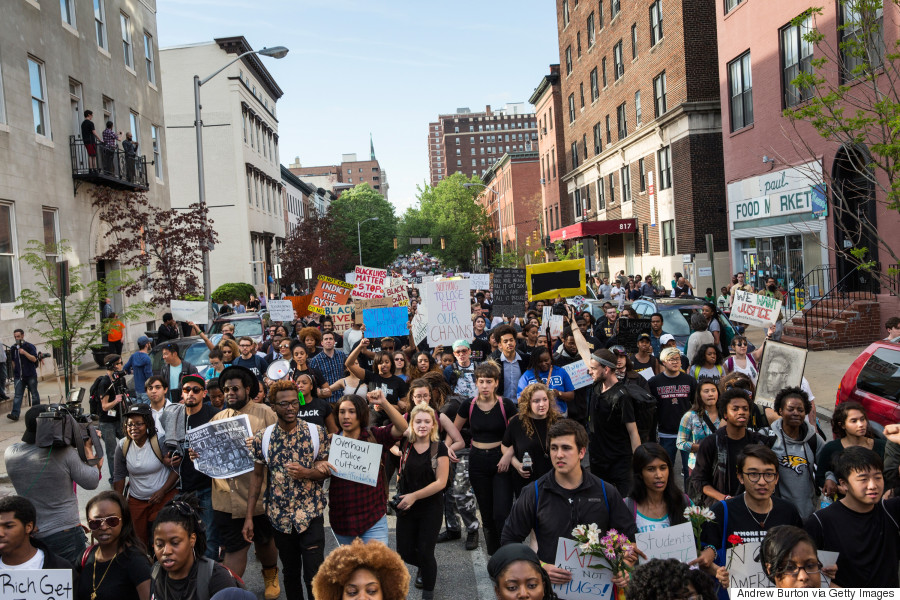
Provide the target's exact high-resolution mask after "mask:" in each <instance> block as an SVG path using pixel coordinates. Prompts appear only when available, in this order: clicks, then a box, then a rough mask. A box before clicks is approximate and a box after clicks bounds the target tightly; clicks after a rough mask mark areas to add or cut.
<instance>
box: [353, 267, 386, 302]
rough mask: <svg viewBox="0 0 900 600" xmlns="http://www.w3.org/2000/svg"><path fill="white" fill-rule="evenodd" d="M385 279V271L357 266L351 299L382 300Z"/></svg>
mask: <svg viewBox="0 0 900 600" xmlns="http://www.w3.org/2000/svg"><path fill="white" fill-rule="evenodd" d="M386 277H387V269H373V268H372V267H363V266H357V267H356V281H355V283H356V287H354V288H353V297H354V298H384V280H385V278H386Z"/></svg>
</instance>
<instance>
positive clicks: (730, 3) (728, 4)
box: [725, 0, 744, 13]
mask: <svg viewBox="0 0 900 600" xmlns="http://www.w3.org/2000/svg"><path fill="white" fill-rule="evenodd" d="M743 1H744V0H725V12H726V13H727V12H728V11H730V10H731V9H733V8H734V7H735V6H737V5H738V4H740V3H741V2H743Z"/></svg>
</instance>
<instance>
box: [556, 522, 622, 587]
mask: <svg viewBox="0 0 900 600" xmlns="http://www.w3.org/2000/svg"><path fill="white" fill-rule="evenodd" d="M554 563H555V564H556V566H557V567H559V568H560V569H565V570H566V571H568V572H569V573H571V574H572V579H571V580H570V581H569V582H568V583H563V584H554V585H553V591H554V592H556V595H557V596H559V597H560V598H564V599H565V600H609V599H611V598H612V597H613V582H612V573H611V572H610V571H609V569H598V568H594V567H592V566H591V565H601V564H603V565H606V563H605V562H604V561H603V560H602V559H600V558H596V557H594V556H589V555H588V556H586V555H584V554H581V553H580V552H579V551H578V542H576V541H575V540H569V539H566V538H562V537H561V538H559V541H558V542H557V543H556V561H554ZM606 566H609V565H606Z"/></svg>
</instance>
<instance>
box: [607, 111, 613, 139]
mask: <svg viewBox="0 0 900 600" xmlns="http://www.w3.org/2000/svg"><path fill="white" fill-rule="evenodd" d="M606 143H607V144H612V134H611V133H610V131H609V115H606Z"/></svg>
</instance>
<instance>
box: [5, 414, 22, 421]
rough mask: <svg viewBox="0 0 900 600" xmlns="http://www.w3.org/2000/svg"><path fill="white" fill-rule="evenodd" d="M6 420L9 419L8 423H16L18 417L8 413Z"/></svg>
mask: <svg viewBox="0 0 900 600" xmlns="http://www.w3.org/2000/svg"><path fill="white" fill-rule="evenodd" d="M6 418H7V419H9V420H10V421H18V420H19V415H14V414H12V413H10V414H8V415H6Z"/></svg>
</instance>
